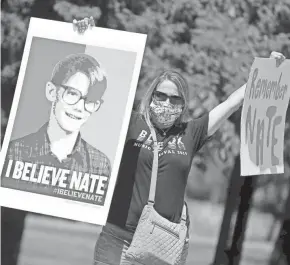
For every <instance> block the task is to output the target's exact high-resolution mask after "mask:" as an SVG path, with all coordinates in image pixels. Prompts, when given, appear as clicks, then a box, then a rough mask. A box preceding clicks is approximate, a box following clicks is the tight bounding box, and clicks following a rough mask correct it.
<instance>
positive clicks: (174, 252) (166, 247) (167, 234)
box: [126, 126, 188, 265]
mask: <svg viewBox="0 0 290 265" xmlns="http://www.w3.org/2000/svg"><path fill="white" fill-rule="evenodd" d="M150 130H151V133H152V136H153V140H154V158H153V165H152V175H151V183H150V191H149V199H148V203H147V204H146V205H145V207H144V208H143V211H142V214H141V217H140V219H139V222H138V225H137V228H136V231H135V233H134V236H133V239H132V242H131V244H130V246H129V248H128V250H127V251H126V258H127V259H128V260H131V261H133V262H134V261H135V262H137V263H140V264H143V265H183V264H185V261H186V257H187V254H188V236H187V232H188V231H187V230H188V227H187V224H186V218H187V209H186V205H185V204H184V206H183V210H182V216H181V221H180V223H173V222H170V221H169V220H167V219H166V218H164V217H163V216H161V215H159V214H158V213H157V211H156V210H155V209H154V202H155V191H156V182H157V172H158V145H157V137H156V133H155V130H154V129H153V128H152V127H151V126H150Z"/></svg>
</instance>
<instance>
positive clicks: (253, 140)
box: [240, 58, 290, 176]
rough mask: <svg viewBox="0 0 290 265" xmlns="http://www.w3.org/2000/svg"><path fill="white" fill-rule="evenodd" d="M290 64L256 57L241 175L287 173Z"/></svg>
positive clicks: (250, 82) (243, 125)
mask: <svg viewBox="0 0 290 265" xmlns="http://www.w3.org/2000/svg"><path fill="white" fill-rule="evenodd" d="M289 72H290V61H289V60H285V61H284V62H283V63H282V64H281V65H280V66H277V65H276V61H275V60H274V59H265V58H255V61H254V63H253V65H252V69H251V72H250V75H249V80H248V82H247V87H246V92H245V98H244V104H243V110H242V118H241V149H240V151H241V152H240V157H241V175H242V176H250V175H260V174H280V173H284V162H283V150H284V130H285V118H286V110H287V107H288V104H289V97H290V74H289Z"/></svg>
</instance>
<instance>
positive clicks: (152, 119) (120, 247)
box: [74, 20, 285, 265]
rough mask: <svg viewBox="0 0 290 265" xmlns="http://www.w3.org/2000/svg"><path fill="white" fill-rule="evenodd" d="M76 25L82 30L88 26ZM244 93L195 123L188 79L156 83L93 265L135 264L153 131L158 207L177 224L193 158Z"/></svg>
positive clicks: (138, 117)
mask: <svg viewBox="0 0 290 265" xmlns="http://www.w3.org/2000/svg"><path fill="white" fill-rule="evenodd" d="M74 23H75V24H76V25H77V27H78V28H79V29H80V31H84V30H86V28H87V23H88V22H87V20H82V21H79V22H77V21H74ZM270 57H271V58H274V59H276V60H277V61H280V62H282V61H283V60H284V59H285V57H284V56H283V55H282V54H280V53H277V52H272V53H271V56H270ZM280 62H279V63H280ZM245 88H246V84H245V85H243V86H242V87H240V88H239V89H237V90H236V91H235V92H234V93H233V94H232V95H230V97H229V98H228V99H227V100H225V101H224V102H223V103H221V104H220V105H218V106H217V107H215V108H214V109H213V110H211V111H210V112H209V113H207V114H205V115H204V116H202V117H201V118H198V119H192V118H190V117H189V115H188V101H189V90H188V85H187V83H186V81H185V79H184V78H183V77H182V76H181V75H180V74H179V73H177V72H175V71H170V70H169V71H164V72H163V73H162V74H160V75H158V76H157V77H156V78H155V79H154V81H153V82H152V84H151V86H150V87H149V89H148V91H147V93H146V94H145V96H144V97H143V99H142V101H141V104H140V108H139V111H138V112H133V113H132V116H131V120H130V125H129V129H128V132H127V139H126V144H125V147H124V151H123V156H122V160H121V164H120V169H119V174H118V180H117V184H116V187H115V191H114V196H113V199H112V204H111V207H110V212H109V216H108V220H107V224H106V225H105V226H104V227H103V230H102V232H101V234H100V236H99V239H98V241H97V244H96V248H95V263H94V264H95V265H99V264H100V265H101V264H107V265H131V264H135V263H134V262H132V261H130V260H128V259H127V257H126V256H125V254H126V251H127V249H128V247H129V246H130V244H131V242H132V238H133V236H134V233H135V231H136V227H137V225H138V221H139V218H140V216H141V214H142V210H143V208H144V206H145V205H146V204H147V200H148V196H149V189H150V180H151V171H152V161H153V152H152V150H153V140H154V139H153V135H152V133H151V132H152V131H151V130H150V127H151V126H152V127H153V130H154V131H155V133H156V137H157V142H158V148H159V153H158V161H159V163H158V164H159V166H158V178H157V184H156V194H155V204H154V208H155V210H156V211H157V212H158V213H159V214H160V215H161V216H162V217H164V218H166V219H167V220H169V221H171V222H173V223H178V222H180V219H181V215H182V210H183V205H184V196H185V188H186V184H187V178H188V174H189V171H190V168H191V163H192V159H193V157H194V155H195V154H196V153H197V152H198V150H200V148H201V147H202V146H203V145H204V144H205V143H206V142H207V140H208V139H209V137H210V136H212V135H213V134H214V133H215V132H216V131H217V130H218V129H219V127H220V126H221V124H222V123H223V122H224V121H225V120H226V119H227V118H228V117H229V116H230V115H231V114H233V112H235V111H236V110H238V109H239V107H240V106H241V105H242V103H243V98H244V93H245ZM155 133H154V134H155ZM188 223H189V220H187V224H188ZM187 236H188V234H187ZM186 244H188V241H187V243H186ZM187 247H188V246H185V248H187ZM184 263H185V260H184Z"/></svg>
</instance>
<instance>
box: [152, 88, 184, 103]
mask: <svg viewBox="0 0 290 265" xmlns="http://www.w3.org/2000/svg"><path fill="white" fill-rule="evenodd" d="M153 96H154V98H155V99H156V100H158V101H166V100H167V99H169V102H170V103H171V104H173V105H183V104H184V100H183V98H182V97H180V96H169V95H167V94H165V93H163V92H160V91H154V92H153Z"/></svg>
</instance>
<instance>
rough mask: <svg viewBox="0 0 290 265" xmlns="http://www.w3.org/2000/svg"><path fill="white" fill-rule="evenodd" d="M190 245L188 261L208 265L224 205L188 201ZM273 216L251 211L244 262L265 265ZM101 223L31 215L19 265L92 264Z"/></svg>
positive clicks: (250, 264)
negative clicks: (266, 236) (265, 239)
mask: <svg viewBox="0 0 290 265" xmlns="http://www.w3.org/2000/svg"><path fill="white" fill-rule="evenodd" d="M188 204H189V209H190V215H191V230H190V232H191V245H190V252H189V257H188V260H187V264H188V265H189V264H191V265H192V264H194V265H209V264H210V263H211V262H212V260H213V257H214V254H215V247H216V242H217V239H218V233H219V228H220V222H221V218H222V214H223V209H222V207H221V206H216V205H215V206H212V205H210V204H209V203H205V202H198V201H189V202H188ZM270 222H271V219H270V218H269V216H267V215H263V214H260V213H257V212H252V213H251V215H250V220H249V227H248V229H247V238H246V241H245V244H244V252H243V260H242V263H241V265H253V264H255V265H256V264H257V265H266V264H267V259H268V257H269V254H270V252H271V248H272V244H271V243H266V242H265V241H264V237H265V235H266V234H267V229H268V227H269V225H270ZM100 230H101V227H100V226H94V225H90V224H86V223H80V222H73V221H69V220H65V219H58V218H51V217H46V216H35V215H30V216H28V218H27V220H26V227H25V231H24V237H23V242H22V247H21V254H20V261H19V265H39V264H41V265H51V264H54V265H79V264H82V265H92V260H93V252H94V245H95V242H96V240H97V238H98V235H99V232H100Z"/></svg>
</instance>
